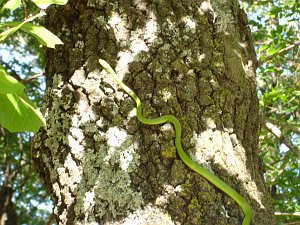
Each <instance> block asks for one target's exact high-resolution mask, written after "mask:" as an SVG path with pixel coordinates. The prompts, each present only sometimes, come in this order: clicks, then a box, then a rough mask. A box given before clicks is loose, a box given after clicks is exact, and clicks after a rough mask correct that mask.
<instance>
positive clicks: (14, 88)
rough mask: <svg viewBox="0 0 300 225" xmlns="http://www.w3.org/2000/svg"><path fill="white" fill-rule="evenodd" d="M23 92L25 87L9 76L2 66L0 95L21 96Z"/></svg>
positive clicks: (0, 70)
mask: <svg viewBox="0 0 300 225" xmlns="http://www.w3.org/2000/svg"><path fill="white" fill-rule="evenodd" d="M23 90H24V85H23V84H21V83H20V82H19V81H17V80H16V79H15V78H13V77H12V76H9V75H7V73H6V71H5V69H4V67H3V66H2V65H0V94H20V93H22V92H23Z"/></svg>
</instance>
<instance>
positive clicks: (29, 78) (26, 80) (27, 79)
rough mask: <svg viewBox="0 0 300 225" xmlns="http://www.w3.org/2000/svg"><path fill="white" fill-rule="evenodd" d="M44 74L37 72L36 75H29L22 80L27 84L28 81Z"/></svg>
mask: <svg viewBox="0 0 300 225" xmlns="http://www.w3.org/2000/svg"><path fill="white" fill-rule="evenodd" d="M43 75H44V73H37V74H35V75H33V76H31V77H27V78H26V79H24V80H22V81H21V82H22V83H23V84H26V83H28V82H30V81H32V80H34V79H36V78H38V77H41V76H43Z"/></svg>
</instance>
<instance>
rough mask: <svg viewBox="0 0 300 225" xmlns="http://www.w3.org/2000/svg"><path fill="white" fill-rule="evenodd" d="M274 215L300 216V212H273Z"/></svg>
mask: <svg viewBox="0 0 300 225" xmlns="http://www.w3.org/2000/svg"><path fill="white" fill-rule="evenodd" d="M274 215H275V216H300V212H294V213H283V212H275V213H274Z"/></svg>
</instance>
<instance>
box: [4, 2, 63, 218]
mask: <svg viewBox="0 0 300 225" xmlns="http://www.w3.org/2000/svg"><path fill="white" fill-rule="evenodd" d="M22 3H23V5H22V6H23V9H22V8H21V7H20V6H21V1H20V0H4V1H3V0H0V8H1V10H0V14H1V21H0V30H1V32H2V33H1V34H0V42H1V41H2V42H3V41H4V40H5V43H1V45H0V51H1V53H2V54H1V55H2V56H3V57H0V124H1V125H2V126H4V127H6V128H7V129H9V130H10V131H14V132H15V131H24V130H27V131H33V132H36V131H37V130H38V129H39V127H40V126H41V125H45V121H44V118H43V117H42V115H41V113H40V112H39V111H38V109H37V107H36V106H35V104H34V103H36V104H37V105H41V96H42V94H43V92H44V90H43V89H44V81H43V79H41V78H42V77H41V75H43V73H42V72H41V69H42V68H43V67H44V58H43V54H42V47H41V44H42V45H44V46H47V47H51V48H54V47H55V45H56V44H62V42H61V41H60V40H59V39H58V38H57V37H56V36H55V35H54V34H52V33H51V32H50V31H48V30H46V29H45V28H43V27H41V26H39V25H37V24H36V21H35V19H36V18H38V17H40V16H43V15H44V14H45V13H44V12H40V13H36V14H35V15H33V16H31V17H29V16H27V15H28V11H30V12H37V11H38V9H37V6H38V7H41V8H46V7H47V6H48V5H50V4H54V3H58V4H65V3H66V0H34V1H32V2H28V1H27V3H25V1H22ZM34 3H35V4H36V5H35V4H34ZM10 10H14V11H10ZM11 20H14V21H11ZM20 30H22V31H25V32H19V31H20ZM33 74H34V75H33ZM25 91H26V93H27V95H28V96H29V97H28V96H27V95H26V94H25ZM29 98H31V100H30V99H29ZM10 131H8V130H6V129H5V128H3V127H0V149H1V154H0V198H1V199H0V208H1V213H0V218H1V221H2V209H3V204H4V201H2V200H4V199H5V203H6V204H7V203H8V204H10V206H11V207H10V210H11V211H13V212H12V214H9V212H8V211H7V213H8V214H7V215H10V216H11V215H12V216H15V217H17V219H16V218H13V220H12V221H14V222H15V223H14V224H46V223H47V221H48V220H49V218H50V215H49V214H50V212H49V208H50V207H51V202H50V200H49V198H48V196H47V194H46V192H45V190H44V186H43V183H42V181H41V179H39V177H38V174H37V173H36V172H35V170H34V168H33V166H32V161H31V156H30V151H29V143H30V138H31V135H32V134H31V133H28V132H27V133H12V132H10ZM7 190H8V191H9V192H12V195H11V194H7ZM41 204H43V205H44V208H40V206H41ZM38 206H39V207H38ZM9 219H11V218H9ZM12 221H10V222H12Z"/></svg>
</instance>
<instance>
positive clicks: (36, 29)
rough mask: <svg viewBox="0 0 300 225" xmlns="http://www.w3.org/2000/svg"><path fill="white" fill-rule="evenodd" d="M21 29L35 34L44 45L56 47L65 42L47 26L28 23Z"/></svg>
mask: <svg viewBox="0 0 300 225" xmlns="http://www.w3.org/2000/svg"><path fill="white" fill-rule="evenodd" d="M21 29H22V30H23V31H25V32H27V33H29V34H31V35H33V36H34V37H35V38H36V39H37V40H38V41H39V42H40V43H41V44H42V45H44V46H47V47H48V48H55V45H62V44H63V43H62V41H61V40H60V39H59V38H58V37H57V36H56V35H54V34H53V33H52V32H50V31H49V30H47V29H46V28H45V27H42V26H39V25H35V24H32V23H26V24H24V25H23V26H22V28H21Z"/></svg>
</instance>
